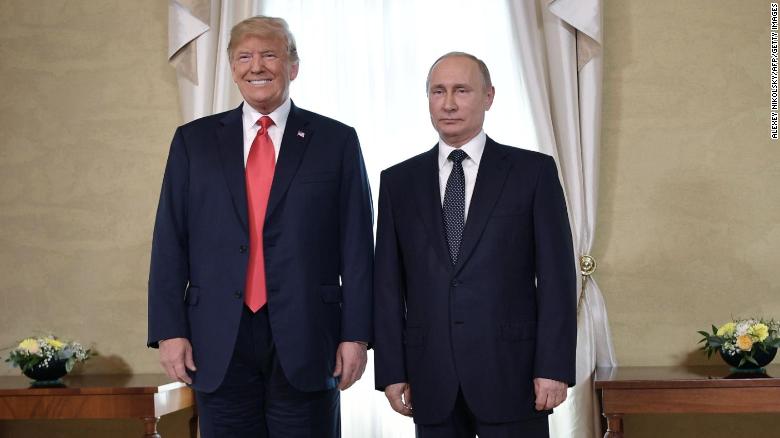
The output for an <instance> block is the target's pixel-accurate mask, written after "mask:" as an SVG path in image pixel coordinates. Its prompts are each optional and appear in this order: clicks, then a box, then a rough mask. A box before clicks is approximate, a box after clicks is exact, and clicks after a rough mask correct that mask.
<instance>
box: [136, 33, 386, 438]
mask: <svg viewBox="0 0 780 438" xmlns="http://www.w3.org/2000/svg"><path fill="white" fill-rule="evenodd" d="M228 56H229V57H230V65H231V69H232V74H233V80H234V81H235V82H236V84H237V85H238V88H239V90H240V91H241V95H242V96H243V98H244V102H243V104H242V105H241V106H239V107H238V108H236V109H234V110H232V111H227V112H225V113H221V114H216V115H212V116H208V117H204V118H202V119H199V120H196V121H194V122H191V123H188V124H186V125H184V126H181V127H179V128H178V129H177V130H176V133H175V135H174V138H173V142H172V144H171V149H170V153H169V157H168V163H167V166H166V169H165V176H164V179H163V184H162V192H161V195H160V203H159V207H158V210H157V219H156V223H155V230H154V238H153V243H152V259H151V270H150V275H149V339H148V344H149V345H150V346H152V347H158V346H159V349H160V362H161V364H162V365H163V367H164V369H165V371H166V373H167V374H168V375H169V376H170V377H171V378H174V379H178V380H180V381H183V382H186V383H188V384H191V385H192V387H193V388H194V389H195V391H196V397H197V403H198V412H199V415H200V428H201V435H202V436H203V437H219V438H223V437H284V438H291V437H312V436H316V437H337V436H340V420H339V418H340V417H339V390H344V389H346V388H348V387H349V386H350V385H352V384H353V383H354V382H355V381H356V380H357V379H359V378H360V376H361V375H362V373H363V370H364V369H365V364H366V347H367V345H368V343H369V342H371V341H372V331H373V327H372V320H371V315H372V289H371V288H372V268H373V248H372V246H373V235H372V217H371V216H372V211H371V195H370V190H369V185H368V179H367V176H366V171H365V168H364V165H363V158H362V155H361V151H360V146H359V144H358V138H357V134H356V132H355V130H354V129H352V128H350V127H348V126H346V125H344V124H341V123H339V122H337V121H335V120H332V119H329V118H326V117H323V116H321V115H318V114H315V113H312V112H309V111H306V110H303V109H301V108H298V107H296V106H295V105H294V104H293V103H292V101H291V100H290V98H289V85H290V82H291V81H292V80H294V79H295V77H296V76H297V74H298V54H297V50H296V46H295V40H294V39H293V36H292V34H291V33H290V31H289V29H288V27H287V23H286V22H284V20H281V19H278V18H269V17H253V18H249V19H247V20H244V21H243V22H241V23H239V24H237V25H236V26H235V27H234V28H233V30H232V31H231V39H230V44H229V46H228Z"/></svg>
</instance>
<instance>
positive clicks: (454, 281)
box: [452, 280, 460, 287]
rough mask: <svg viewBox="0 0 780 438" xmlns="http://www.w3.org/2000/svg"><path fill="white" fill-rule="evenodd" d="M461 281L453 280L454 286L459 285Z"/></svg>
mask: <svg viewBox="0 0 780 438" xmlns="http://www.w3.org/2000/svg"><path fill="white" fill-rule="evenodd" d="M459 284H460V282H459V281H458V280H452V287H458V285H459Z"/></svg>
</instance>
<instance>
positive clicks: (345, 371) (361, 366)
mask: <svg viewBox="0 0 780 438" xmlns="http://www.w3.org/2000/svg"><path fill="white" fill-rule="evenodd" d="M366 360H368V358H367V355H366V345H365V344H363V343H360V342H342V343H340V344H339V348H338V350H336V368H335V369H334V370H333V376H334V377H337V376H341V381H340V383H339V389H340V390H342V391H344V390H345V389H347V388H349V387H350V386H352V384H353V383H355V382H357V381H358V380H360V377H362V376H363V371H365V370H366Z"/></svg>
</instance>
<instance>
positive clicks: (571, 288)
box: [533, 156, 577, 386]
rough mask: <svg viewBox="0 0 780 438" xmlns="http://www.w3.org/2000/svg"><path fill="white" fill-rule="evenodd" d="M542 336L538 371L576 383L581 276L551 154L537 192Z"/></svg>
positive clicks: (539, 326)
mask: <svg viewBox="0 0 780 438" xmlns="http://www.w3.org/2000/svg"><path fill="white" fill-rule="evenodd" d="M533 212H534V213H533V214H534V217H533V221H534V245H535V248H534V250H535V254H536V276H537V280H536V281H537V289H536V294H537V299H536V302H537V335H536V336H537V338H536V356H535V363H534V377H544V378H548V379H553V380H558V381H561V382H566V383H567V384H568V385H569V386H573V385H574V383H575V375H576V359H575V355H576V348H577V282H576V271H575V267H574V250H573V248H572V239H571V229H570V228H569V219H568V214H567V211H566V200H565V198H564V194H563V189H562V188H561V184H560V182H559V180H558V171H557V169H556V166H555V161H554V160H553V159H552V157H549V156H546V157H545V159H544V160H543V162H542V165H541V169H540V173H539V179H538V181H537V186H536V191H535V194H534V205H533Z"/></svg>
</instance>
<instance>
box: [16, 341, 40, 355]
mask: <svg viewBox="0 0 780 438" xmlns="http://www.w3.org/2000/svg"><path fill="white" fill-rule="evenodd" d="M19 348H21V349H22V350H24V351H26V352H28V353H30V354H36V353H38V352H39V351H41V347H40V345H38V341H36V340H35V339H33V338H27V339H25V340H23V341H22V342H20V343H19Z"/></svg>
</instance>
